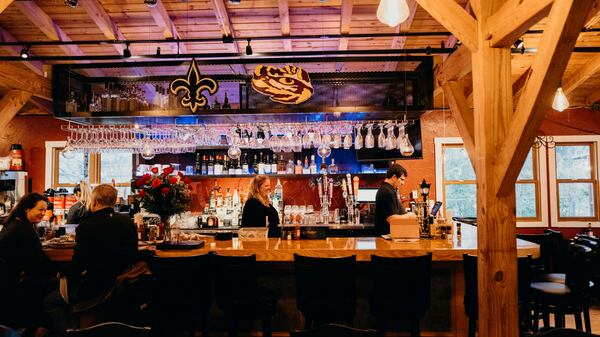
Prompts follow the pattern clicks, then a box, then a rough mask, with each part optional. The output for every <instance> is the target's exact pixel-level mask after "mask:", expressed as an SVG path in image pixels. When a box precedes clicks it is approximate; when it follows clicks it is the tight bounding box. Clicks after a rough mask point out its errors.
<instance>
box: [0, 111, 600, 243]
mask: <svg viewBox="0 0 600 337" xmlns="http://www.w3.org/2000/svg"><path fill="white" fill-rule="evenodd" d="M62 124H65V122H63V121H60V120H56V119H54V118H51V117H48V116H31V117H15V118H14V119H13V120H12V121H11V122H10V123H9V125H8V127H7V128H6V130H2V131H1V132H2V134H1V137H0V156H6V155H8V151H9V147H10V144H13V143H20V144H22V145H23V148H24V156H25V167H26V170H28V171H29V176H30V178H31V189H32V191H38V192H40V191H42V190H43V189H44V178H45V168H44V165H45V143H44V142H45V141H52V140H65V139H66V136H67V135H66V133H65V132H63V131H61V129H60V126H61V125H62ZM421 130H422V141H423V159H415V160H404V161H402V165H403V166H405V167H406V169H407V170H408V179H407V180H406V184H405V186H404V188H403V189H402V194H403V195H407V194H408V193H409V191H410V190H414V189H417V185H418V184H419V183H420V182H421V180H422V179H423V178H425V179H426V180H427V181H428V182H431V183H432V186H431V190H432V194H435V155H434V138H435V137H458V136H459V133H458V129H457V128H456V125H455V123H454V120H453V119H452V116H451V114H450V111H448V110H444V111H441V110H438V111H430V112H428V113H426V114H424V115H423V116H422V117H421ZM541 130H542V131H543V132H545V133H546V134H549V135H550V134H552V135H579V134H595V135H598V134H600V112H599V111H592V110H590V109H572V110H567V111H565V112H562V113H559V112H556V111H551V112H549V113H548V115H547V117H546V120H545V121H544V123H543V125H542V127H541ZM248 181H249V180H248V178H239V179H226V180H223V181H221V182H220V184H221V185H222V187H223V188H225V190H224V191H223V193H225V191H226V188H227V187H230V188H232V190H233V188H238V189H239V188H241V187H244V188H245V190H247V185H248ZM275 183H276V180H272V181H271V184H272V187H274V186H275ZM282 183H284V184H285V185H284V188H285V190H286V191H288V192H286V193H287V196H286V200H285V202H286V203H289V204H299V205H301V204H305V203H315V202H316V194H317V192H316V188H315V187H312V186H310V185H309V184H308V182H307V181H305V180H299V179H288V180H285V181H282ZM378 183H379V181H373V180H371V181H361V186H377V184H378ZM212 184H213V181H212V180H204V181H202V182H195V183H194V189H195V191H196V195H195V198H194V202H193V208H194V209H200V208H201V206H202V205H204V203H205V202H206V200H207V198H208V194H209V191H210V187H212ZM336 190H339V189H337V188H336ZM336 194H338V193H337V192H336ZM433 197H435V196H433ZM335 202H336V206H334V208H335V207H339V206H341V197H339V196H338V197H337V198H336V201H335ZM541 230H542V229H540V228H536V229H527V228H520V229H519V232H539V231H541ZM561 230H563V231H564V232H565V234H567V235H569V236H570V235H572V234H574V233H577V232H579V230H577V229H561ZM596 234H597V235H600V229H598V230H597V233H596Z"/></svg>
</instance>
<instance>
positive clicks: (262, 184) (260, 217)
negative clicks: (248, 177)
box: [242, 174, 281, 237]
mask: <svg viewBox="0 0 600 337" xmlns="http://www.w3.org/2000/svg"><path fill="white" fill-rule="evenodd" d="M270 192H271V182H270V181H269V177H268V176H266V175H263V174H259V175H257V176H256V177H254V178H252V181H250V188H249V190H248V200H246V203H245V204H244V210H243V211H242V227H266V226H267V225H268V227H269V237H279V236H280V235H281V230H280V228H279V226H278V225H279V215H278V214H277V210H276V209H275V207H273V205H271V201H270V200H269V193H270ZM267 218H268V219H269V223H268V224H267V223H266V221H267V220H266V219H267Z"/></svg>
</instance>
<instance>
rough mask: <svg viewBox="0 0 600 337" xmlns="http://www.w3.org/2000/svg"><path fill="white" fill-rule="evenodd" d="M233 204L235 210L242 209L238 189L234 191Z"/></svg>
mask: <svg viewBox="0 0 600 337" xmlns="http://www.w3.org/2000/svg"><path fill="white" fill-rule="evenodd" d="M231 202H232V204H233V208H234V209H239V207H240V195H239V193H238V190H237V188H234V189H233V197H231Z"/></svg>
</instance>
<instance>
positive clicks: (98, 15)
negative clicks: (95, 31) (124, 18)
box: [79, 0, 125, 54]
mask: <svg viewBox="0 0 600 337" xmlns="http://www.w3.org/2000/svg"><path fill="white" fill-rule="evenodd" d="M79 4H80V5H81V7H83V9H84V10H85V11H86V13H87V14H88V16H89V17H90V18H91V19H92V21H94V23H95V24H96V26H97V27H98V28H99V29H100V31H101V32H102V34H104V36H105V37H106V38H107V39H109V40H125V36H123V34H122V33H121V30H119V28H118V27H117V25H116V24H115V22H114V21H113V20H112V19H111V18H110V16H109V15H108V13H106V10H105V9H104V7H102V4H100V2H98V0H79ZM113 46H114V48H115V49H116V50H117V52H118V53H119V54H122V53H123V49H124V47H123V45H121V44H113Z"/></svg>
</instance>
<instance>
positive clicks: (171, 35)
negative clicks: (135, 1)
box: [150, 1, 187, 54]
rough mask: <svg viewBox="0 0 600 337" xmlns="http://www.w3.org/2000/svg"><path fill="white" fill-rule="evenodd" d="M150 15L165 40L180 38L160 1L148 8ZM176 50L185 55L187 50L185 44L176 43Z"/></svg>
mask: <svg viewBox="0 0 600 337" xmlns="http://www.w3.org/2000/svg"><path fill="white" fill-rule="evenodd" d="M150 14H151V15H152V18H153V19H154V22H155V23H156V25H157V26H159V27H160V28H161V29H162V32H163V36H164V37H165V38H167V39H178V38H179V37H180V36H179V32H178V31H177V28H176V27H175V24H174V23H173V20H171V17H170V16H169V12H167V9H166V8H165V6H164V5H163V3H162V1H157V2H156V6H154V7H150ZM177 48H179V49H178V50H179V51H180V52H181V53H182V54H185V53H187V48H186V47H185V44H183V43H178V46H177Z"/></svg>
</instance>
